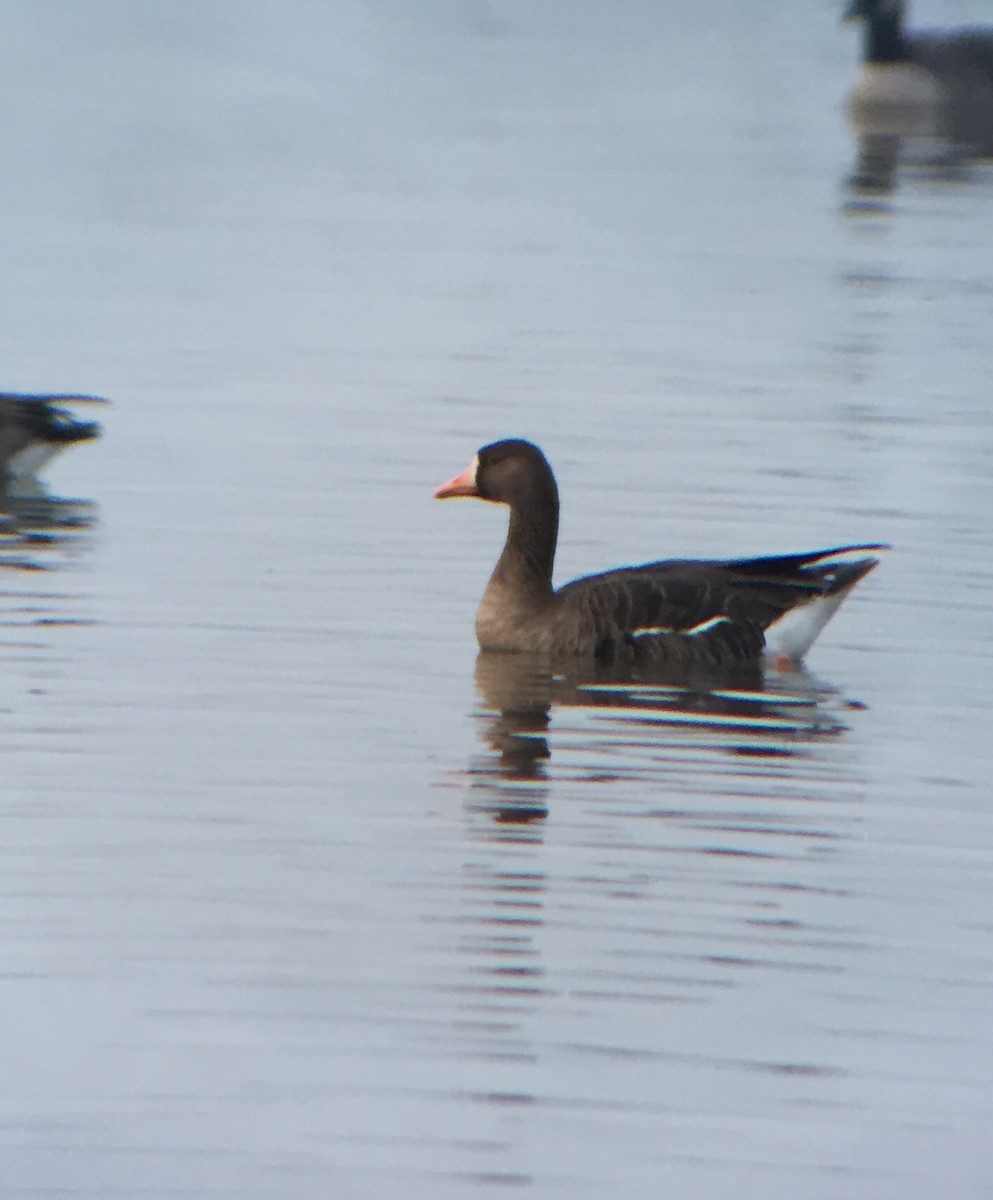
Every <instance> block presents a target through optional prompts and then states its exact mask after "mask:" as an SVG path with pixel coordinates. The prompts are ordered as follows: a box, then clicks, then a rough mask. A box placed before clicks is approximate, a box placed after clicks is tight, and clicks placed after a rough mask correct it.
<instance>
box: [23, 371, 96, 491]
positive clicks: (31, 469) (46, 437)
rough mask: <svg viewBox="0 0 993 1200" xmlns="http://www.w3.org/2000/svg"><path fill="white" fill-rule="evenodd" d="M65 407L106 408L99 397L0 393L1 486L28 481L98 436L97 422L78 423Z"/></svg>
mask: <svg viewBox="0 0 993 1200" xmlns="http://www.w3.org/2000/svg"><path fill="white" fill-rule="evenodd" d="M65 404H106V400H102V399H101V398H100V397H99V396H62V395H55V396H50V395H33V394H30V393H24V392H0V483H5V482H10V481H12V480H23V479H31V478H34V476H35V475H36V474H37V472H38V470H39V469H40V468H41V467H42V466H44V465H45V463H47V462H48V460H49V459H50V458H52V456H53V455H55V454H57V453H58V452H59V451H60V450H63V449H65V447H66V446H71V445H72V444H73V443H74V442H84V441H88V440H89V439H90V438H95V437H97V436H99V433H100V426H99V425H98V424H97V422H96V421H78V420H77V419H76V418H75V417H74V416H73V415H72V413H71V412H70V411H69V410H68V409H67V408H64V407H62V406H63V405H65Z"/></svg>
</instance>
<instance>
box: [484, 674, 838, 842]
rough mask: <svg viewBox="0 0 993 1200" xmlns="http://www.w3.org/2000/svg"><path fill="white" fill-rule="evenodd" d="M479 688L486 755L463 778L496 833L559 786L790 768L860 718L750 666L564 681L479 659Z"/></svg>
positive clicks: (804, 677)
mask: <svg viewBox="0 0 993 1200" xmlns="http://www.w3.org/2000/svg"><path fill="white" fill-rule="evenodd" d="M559 667H560V664H556V668H559ZM476 687H477V690H478V692H479V696H480V700H481V704H480V706H479V708H478V709H477V710H476V714H475V715H476V718H477V720H478V722H479V736H480V740H481V741H482V742H483V744H484V745H485V746H486V748H487V753H486V754H485V755H483V756H481V757H479V758H477V759H475V760H474V761H473V763H472V764H471V766H470V775H471V779H472V795H471V800H470V806H471V807H472V808H473V809H474V810H476V811H478V812H483V813H486V814H487V815H489V816H490V817H491V818H492V819H495V820H496V821H498V822H500V823H526V822H531V821H534V820H536V819H540V818H542V817H544V816H546V815H547V812H548V808H547V803H548V794H549V790H550V787H551V784H552V781H553V779H554V778H558V779H560V780H568V781H570V782H572V783H584V782H585V783H593V784H604V783H611V782H616V781H620V780H626V781H631V780H643V781H645V782H648V783H653V782H654V783H655V784H658V785H662V784H663V783H664V778H665V774H666V772H667V770H668V769H669V768H670V767H672V766H674V765H675V764H676V763H677V762H678V763H680V764H682V765H685V762H686V760H687V758H690V759H692V758H693V756H697V758H698V759H699V763H700V767H701V769H703V768H704V760H705V759H707V762H708V765H711V764H712V759H713V756H714V755H715V754H716V755H718V756H720V757H723V758H728V759H732V760H733V759H734V758H736V757H737V758H751V759H767V760H769V759H777V758H791V757H793V756H795V755H796V754H798V753H800V752H801V751H802V749H803V747H804V746H805V745H806V744H809V743H810V742H811V741H813V740H815V739H822V738H825V737H829V738H830V737H835V736H837V735H839V734H841V733H843V732H844V731H845V729H846V728H847V726H846V725H845V723H844V722H843V721H842V719H841V717H840V711H841V710H842V709H843V708H844V707H846V705H847V706H848V707H858V705H857V704H856V703H854V702H846V701H844V700H842V698H841V697H840V696H839V694H838V693H837V691H835V690H834V689H832V688H830V687H827V686H826V685H824V684H822V683H820V682H818V681H817V680H816V679H815V678H814V677H813V676H811V675H810V674H808V673H807V672H806V671H802V670H801V671H791V672H789V673H786V674H779V673H774V672H769V673H768V674H765V673H763V671H762V668H761V667H760V666H759V665H757V664H752V665H742V666H741V667H740V668H738V669H736V670H734V671H733V672H729V671H722V672H721V673H719V674H715V673H714V672H712V671H707V670H704V669H702V668H696V669H691V670H686V669H683V670H680V671H678V672H677V671H672V670H669V671H665V672H663V671H659V670H653V671H651V672H638V673H637V674H634V673H632V672H630V671H626V672H618V671H611V670H610V669H608V668H606V667H600V666H598V665H596V664H591V663H582V664H573V665H570V667H569V668H568V669H567V671H565V672H563V671H562V670H561V669H553V668H552V666H551V665H549V664H545V663H542V662H541V661H540V660H536V659H535V658H533V657H531V656H529V655H522V654H506V653H500V652H492V651H490V652H487V651H483V652H481V653H480V654H479V656H478V658H477V659H476ZM553 757H554V759H555V763H554V765H553Z"/></svg>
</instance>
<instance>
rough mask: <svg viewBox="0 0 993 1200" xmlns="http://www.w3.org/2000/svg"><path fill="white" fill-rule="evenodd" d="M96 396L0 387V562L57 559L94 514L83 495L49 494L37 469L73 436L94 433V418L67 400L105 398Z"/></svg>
mask: <svg viewBox="0 0 993 1200" xmlns="http://www.w3.org/2000/svg"><path fill="white" fill-rule="evenodd" d="M106 403H107V401H106V400H103V399H101V398H100V397H97V396H81V395H54V394H49V393H44V394H34V393H30V394H29V393H21V392H4V393H0V566H4V567H7V568H13V569H19V570H27V571H38V570H47V569H50V568H52V567H53V566H56V565H58V552H61V551H65V550H67V549H72V547H73V546H74V544H75V543H76V541H78V539H79V537H80V535H81V533H83V532H84V531H85V530H86V529H88V528H89V527H90V526H91V525H92V523H93V521H94V519H95V515H96V508H95V505H94V504H93V503H92V502H91V501H89V500H81V499H68V498H64V497H59V496H54V495H52V494H51V493H50V492H49V491H48V489H47V488H46V486H45V484H44V483H43V482H42V481H41V480H40V479H39V477H38V472H39V470H41V468H42V467H44V466H46V465H47V464H48V463H49V462H50V461H51V460H52V458H53V457H54V456H55V455H56V454H58V453H60V452H61V451H63V450H65V449H67V448H68V447H70V446H74V445H76V444H77V443H78V442H85V441H90V440H92V439H93V438H96V437H99V435H100V426H99V425H98V424H97V422H96V421H84V420H80V419H78V418H77V417H76V416H75V415H74V413H73V412H72V411H71V409H70V407H69V406H70V405H77V404H85V405H93V404H106Z"/></svg>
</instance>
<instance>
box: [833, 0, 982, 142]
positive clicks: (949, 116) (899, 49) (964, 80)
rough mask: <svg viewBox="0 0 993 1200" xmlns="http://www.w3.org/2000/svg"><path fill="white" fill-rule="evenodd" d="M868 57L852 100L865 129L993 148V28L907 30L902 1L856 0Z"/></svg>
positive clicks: (856, 121) (859, 126)
mask: <svg viewBox="0 0 993 1200" xmlns="http://www.w3.org/2000/svg"><path fill="white" fill-rule="evenodd" d="M845 15H846V18H847V19H849V20H861V21H863V22H864V44H863V55H862V58H863V61H862V67H861V70H860V73H859V76H858V78H857V80H856V82H855V85H854V87H853V88H852V90H851V92H850V94H849V98H848V111H849V116H850V118H851V120H852V124H853V126H854V127H855V129H856V131H857V132H858V133H860V134H863V135H866V134H868V135H872V134H895V135H899V136H903V137H933V138H941V139H944V140H946V141H948V142H952V143H954V144H955V145H956V146H959V147H961V148H962V149H964V150H965V151H966V152H967V153H969V154H973V155H978V156H985V155H990V154H993V29H989V28H977V29H960V30H947V31H939V30H928V31H925V32H919V33H906V32H905V31H904V28H903V18H904V2H903V0H851V4H850V6H849V8H848V11H847V13H846V14H845Z"/></svg>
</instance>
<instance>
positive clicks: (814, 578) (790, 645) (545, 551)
mask: <svg viewBox="0 0 993 1200" xmlns="http://www.w3.org/2000/svg"><path fill="white" fill-rule="evenodd" d="M454 496H475V497H478V498H479V499H480V500H490V501H492V502H494V503H496V504H506V505H508V507H509V508H510V525H509V529H508V532H507V541H506V544H505V545H504V548H503V553H502V554H501V555H500V559H499V561H498V562H497V565H496V568H495V570H494V571H493V574H492V576H491V578H490V581H489V584H488V585H487V587H486V591H485V592H484V593H483V599H482V601H481V603H480V605H479V612H478V614H477V616H476V637H477V640H478V642H479V645H480V647H481V648H482V649H484V650H511V651H525V652H530V653H534V654H541V655H548V656H552V657H558V656H562V657H569V656H576V655H582V656H590V657H593V658H597V659H600V660H606V661H612V662H625V661H630V662H637V661H643V662H655V663H659V664H665V665H672V666H679V665H680V664H688V665H692V664H697V663H699V664H705V665H707V666H712V667H716V668H721V667H724V666H735V665H739V664H741V663H743V662H757V661H759V660H760V659H761V658H762V656H763V654H770V655H772V656H773V657H774V659H775V661H776V663H777V665H779V666H783V667H785V666H788V665H793V664H796V663H799V662H800V660H801V659H802V658H803V656H804V654H805V653H806V652H807V650H808V649H809V647H810V645H811V643H812V642H813V641H814V638H815V637H816V636H817V634H818V633H820V631H821V629H823V628H824V626H825V624H826V623H827V622H828V620H829V619H830V617H831V616H832V615H833V614H834V612H835V610H836V609H837V608H838V606H839V605H840V604H841V602H842V600H844V598H845V597H846V596H847V595H848V593H849V592H850V591H851V589H852V588H853V587H854V586H855V584H856V583H858V581H859V580H860V579H861V578H862V577H863V576H864V575H866V574H867V573H868V572H869V571H871V570H872V568H873V567H874V566H875V565H876V563H877V562H878V559H877V558H876V556H875V552H876V551H879V550H885V549H886V548H887V547H885V546H883V545H864V546H841V547H836V548H834V549H832V550H817V551H814V552H813V553H810V554H788V555H783V556H777V557H771V558H742V559H735V560H733V561H730V562H693V561H672V562H653V563H645V564H644V565H642V566H636V567H622V568H620V569H619V570H615V571H607V572H605V573H604V574H602V575H590V576H587V577H585V578H583V579H576V580H574V581H573V582H572V583H567V584H565V586H564V587H561V588H559V589H558V590H554V589H553V587H552V567H553V564H554V560H555V544H556V539H557V536H558V522H559V497H558V488H557V487H556V484H555V476H554V475H553V474H552V469H551V467H550V466H549V465H548V462H547V460H546V458H545V456H544V454H542V452H541V450H540V449H539V448H538V447H537V446H535V445H533V444H532V443H531V442H526V441H523V440H521V439H519V438H512V439H509V440H507V441H500V442H493V443H491V444H490V445H488V446H483V447H482V449H481V450H479V451H478V453H477V454H476V456H475V457H474V458H473V460H472V462H471V463H470V464H469V466H468V467H466V469H465V470H464V471H463V472H462V473H461V474H460V475H456V476H455V477H454V478H453V479H450V480H449V481H448V482H447V483H443V484H442V485H441V486H440V487H439V488H438V489H437V490H436V491H435V497H436V498H437V499H439V500H445V499H448V498H449V497H454Z"/></svg>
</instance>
